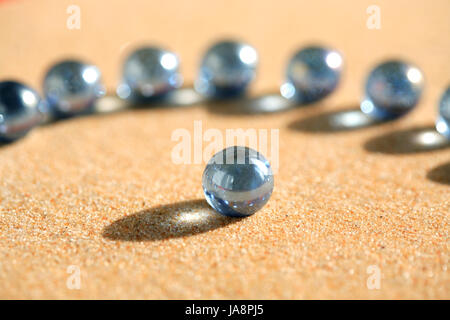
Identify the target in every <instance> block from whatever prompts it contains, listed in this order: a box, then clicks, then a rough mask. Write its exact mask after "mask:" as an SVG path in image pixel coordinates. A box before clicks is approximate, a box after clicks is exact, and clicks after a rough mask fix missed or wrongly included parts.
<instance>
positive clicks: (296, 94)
mask: <svg viewBox="0 0 450 320" xmlns="http://www.w3.org/2000/svg"><path fill="white" fill-rule="evenodd" d="M342 69H343V58H342V55H341V54H340V53H339V52H337V51H336V50H332V49H327V48H322V47H307V48H304V49H302V50H300V51H299V52H297V53H296V54H295V55H294V56H293V57H292V59H291V60H290V61H289V63H288V67H287V70H286V82H285V83H284V84H283V85H282V86H281V88H280V92H281V95H282V96H283V97H285V98H287V99H292V100H295V101H296V102H299V103H301V104H307V103H312V102H316V101H318V100H320V99H323V98H325V97H326V96H328V95H329V94H330V93H331V92H333V91H334V89H336V87H337V85H338V83H339V80H340V78H341V73H342Z"/></svg>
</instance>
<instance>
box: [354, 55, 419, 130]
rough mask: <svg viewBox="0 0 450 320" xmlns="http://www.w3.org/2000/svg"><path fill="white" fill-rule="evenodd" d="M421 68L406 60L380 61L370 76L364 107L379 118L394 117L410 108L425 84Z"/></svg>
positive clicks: (415, 103) (417, 99) (367, 111)
mask: <svg viewBox="0 0 450 320" xmlns="http://www.w3.org/2000/svg"><path fill="white" fill-rule="evenodd" d="M424 84H425V83H424V77H423V74H422V71H420V69H419V68H417V67H415V66H414V65H412V64H409V63H406V62H403V61H396V60H393V61H387V62H384V63H382V64H380V65H378V66H377V67H376V68H375V69H374V70H373V71H372V72H371V73H370V74H369V77H368V78H367V82H366V88H365V97H364V99H363V101H362V102H361V110H362V112H364V113H365V114H367V115H369V116H371V117H373V118H375V119H377V120H383V121H384V120H394V119H397V118H399V117H401V116H403V115H405V114H407V113H408V112H410V111H411V110H412V109H413V108H414V107H415V106H416V105H417V103H418V102H419V99H420V96H421V95H422V91H423V88H424Z"/></svg>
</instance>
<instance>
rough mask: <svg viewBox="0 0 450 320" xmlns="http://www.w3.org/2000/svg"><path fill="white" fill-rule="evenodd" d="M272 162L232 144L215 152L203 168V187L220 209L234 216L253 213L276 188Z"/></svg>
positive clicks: (211, 201) (209, 201) (209, 199)
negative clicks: (271, 166) (274, 186)
mask: <svg viewBox="0 0 450 320" xmlns="http://www.w3.org/2000/svg"><path fill="white" fill-rule="evenodd" d="M273 183H274V180H273V174H272V169H271V168H270V164H269V162H268V161H267V160H266V159H265V158H264V156H262V155H261V154H260V153H258V152H257V151H255V150H252V149H250V148H247V147H239V146H234V147H229V148H226V149H224V150H222V151H220V152H218V153H216V154H215V155H214V156H213V157H212V158H211V160H210V161H209V162H208V164H207V166H206V168H205V171H204V172H203V191H204V193H205V196H206V200H207V201H208V203H209V204H210V205H211V207H213V208H214V209H215V210H216V211H218V212H219V213H221V214H223V215H226V216H232V217H245V216H249V215H252V214H254V213H255V212H256V211H258V210H259V209H261V208H262V207H263V206H264V205H265V204H266V203H267V201H268V200H269V198H270V195H271V194H272V190H273Z"/></svg>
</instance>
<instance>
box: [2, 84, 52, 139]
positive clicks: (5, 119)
mask: <svg viewBox="0 0 450 320" xmlns="http://www.w3.org/2000/svg"><path fill="white" fill-rule="evenodd" d="M43 112H45V103H44V102H43V101H42V100H41V98H40V97H39V95H38V94H37V93H36V91H34V90H33V89H31V88H29V87H27V86H26V85H23V84H21V83H18V82H15V81H4V82H0V141H2V142H10V141H13V140H16V139H18V138H21V137H22V136H24V135H25V134H27V133H28V131H30V130H31V129H32V128H33V127H35V126H37V125H38V124H40V122H41V121H42V120H43Z"/></svg>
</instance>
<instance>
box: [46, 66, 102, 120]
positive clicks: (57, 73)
mask: <svg viewBox="0 0 450 320" xmlns="http://www.w3.org/2000/svg"><path fill="white" fill-rule="evenodd" d="M104 94H105V87H104V86H103V84H102V82H101V73H100V70H99V69H98V68H97V67H96V66H94V65H91V64H86V63H84V62H81V61H75V60H66V61H62V62H59V63H57V64H55V65H54V66H53V67H51V68H50V70H49V71H48V72H47V74H46V76H45V79H44V95H45V98H46V99H47V102H48V105H49V108H50V111H51V112H52V113H53V114H54V115H55V116H72V115H76V114H82V113H87V112H90V111H91V109H92V106H93V104H94V102H95V100H96V99H98V98H99V97H101V96H103V95H104Z"/></svg>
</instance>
